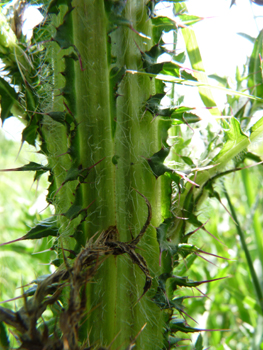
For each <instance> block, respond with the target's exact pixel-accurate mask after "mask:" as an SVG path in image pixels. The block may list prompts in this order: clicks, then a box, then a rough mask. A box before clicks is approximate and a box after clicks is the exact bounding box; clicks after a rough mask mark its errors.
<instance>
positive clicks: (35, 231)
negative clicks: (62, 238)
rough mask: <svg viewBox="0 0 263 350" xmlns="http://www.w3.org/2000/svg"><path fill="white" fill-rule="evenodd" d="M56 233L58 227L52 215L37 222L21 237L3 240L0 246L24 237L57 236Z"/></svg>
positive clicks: (24, 238)
mask: <svg viewBox="0 0 263 350" xmlns="http://www.w3.org/2000/svg"><path fill="white" fill-rule="evenodd" d="M57 235H58V228H57V222H56V220H54V218H53V217H50V218H48V219H46V220H43V221H41V222H40V223H39V224H37V225H36V226H35V227H33V228H32V229H31V230H29V231H28V232H27V234H25V235H24V236H23V237H20V238H17V239H14V240H13V241H9V242H5V243H2V244H0V246H3V245H6V244H10V243H14V242H18V241H24V240H26V239H39V238H44V237H49V236H51V237H57Z"/></svg>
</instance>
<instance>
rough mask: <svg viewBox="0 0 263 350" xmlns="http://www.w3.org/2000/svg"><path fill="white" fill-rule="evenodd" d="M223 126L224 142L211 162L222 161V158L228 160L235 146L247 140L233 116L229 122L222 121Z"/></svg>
mask: <svg viewBox="0 0 263 350" xmlns="http://www.w3.org/2000/svg"><path fill="white" fill-rule="evenodd" d="M223 123H224V126H225V128H227V129H226V130H225V138H226V142H224V145H223V147H222V149H221V151H220V152H219V153H218V154H217V155H216V157H215V158H214V159H213V162H214V163H215V164H216V163H219V164H220V163H221V164H222V163H224V159H226V160H228V159H231V158H233V157H231V153H232V152H235V148H236V147H240V144H241V143H242V142H244V144H246V143H248V142H249V139H248V136H247V135H246V134H244V133H243V131H242V129H241V126H240V123H239V121H238V120H236V119H235V118H231V120H230V124H228V123H226V122H225V121H223Z"/></svg>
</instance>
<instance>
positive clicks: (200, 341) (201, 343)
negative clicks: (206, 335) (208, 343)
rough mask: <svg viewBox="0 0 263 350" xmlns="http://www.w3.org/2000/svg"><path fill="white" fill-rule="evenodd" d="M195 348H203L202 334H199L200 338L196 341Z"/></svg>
mask: <svg viewBox="0 0 263 350" xmlns="http://www.w3.org/2000/svg"><path fill="white" fill-rule="evenodd" d="M195 350H203V337H202V335H201V334H199V335H198V338H197V340H196V342H195Z"/></svg>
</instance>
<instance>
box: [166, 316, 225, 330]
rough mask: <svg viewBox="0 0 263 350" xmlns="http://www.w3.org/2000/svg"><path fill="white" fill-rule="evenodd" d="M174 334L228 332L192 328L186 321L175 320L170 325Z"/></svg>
mask: <svg viewBox="0 0 263 350" xmlns="http://www.w3.org/2000/svg"><path fill="white" fill-rule="evenodd" d="M169 326H170V329H171V331H172V332H184V333H195V332H203V331H227V329H198V328H193V327H190V326H188V325H187V324H186V322H185V320H181V319H177V318H174V319H172V321H170V323H169Z"/></svg>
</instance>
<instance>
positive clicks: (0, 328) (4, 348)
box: [0, 322, 10, 350]
mask: <svg viewBox="0 0 263 350" xmlns="http://www.w3.org/2000/svg"><path fill="white" fill-rule="evenodd" d="M9 345H10V342H9V338H8V335H7V331H6V327H5V325H4V323H3V322H0V349H1V350H8V349H9Z"/></svg>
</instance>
